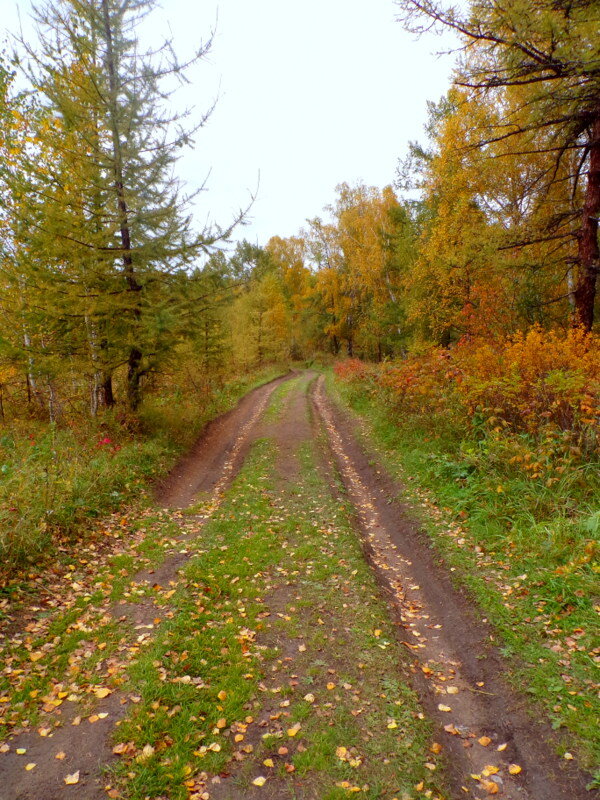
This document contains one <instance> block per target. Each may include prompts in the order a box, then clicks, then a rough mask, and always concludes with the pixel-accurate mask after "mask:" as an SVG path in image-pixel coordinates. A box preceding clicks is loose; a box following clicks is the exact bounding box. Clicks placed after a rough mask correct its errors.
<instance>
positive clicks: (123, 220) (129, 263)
mask: <svg viewBox="0 0 600 800" xmlns="http://www.w3.org/2000/svg"><path fill="white" fill-rule="evenodd" d="M102 11H103V14H104V31H105V35H106V68H107V72H108V83H109V90H110V117H111V137H112V150H113V159H114V164H113V172H114V177H115V183H114V189H115V195H116V199H117V208H118V214H119V233H120V236H121V246H122V251H123V273H124V275H125V280H126V282H127V289H128V291H130V292H133V293H134V296H136V300H135V302H134V303H133V309H132V314H133V325H134V329H135V328H137V324H138V322H139V320H140V318H141V316H142V308H141V302H140V292H141V291H142V286H141V284H140V283H139V281H138V279H137V275H136V273H135V269H134V265H133V255H132V250H131V231H130V226H129V209H128V207H127V200H126V197H125V185H124V182H123V155H122V152H121V139H120V130H119V125H118V108H117V97H118V92H119V87H118V83H117V69H116V59H115V52H114V48H113V36H112V30H111V25H110V13H109V8H108V0H102ZM142 358H143V353H142V351H141V349H140V347H139V346H138V345H132V347H131V349H130V351H129V357H128V361H127V363H128V371H127V399H128V402H129V408H130V410H131V411H135V410H136V409H137V408H138V406H139V404H140V401H141V378H142V371H141V363H142Z"/></svg>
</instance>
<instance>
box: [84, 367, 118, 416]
mask: <svg viewBox="0 0 600 800" xmlns="http://www.w3.org/2000/svg"><path fill="white" fill-rule="evenodd" d="M114 404H115V396H114V394H113V386H112V375H111V374H110V373H108V372H103V371H102V370H98V371H97V372H96V373H94V383H93V385H92V392H91V398H90V413H91V415H92V417H95V416H97V414H98V411H99V410H100V409H101V408H113V406H114Z"/></svg>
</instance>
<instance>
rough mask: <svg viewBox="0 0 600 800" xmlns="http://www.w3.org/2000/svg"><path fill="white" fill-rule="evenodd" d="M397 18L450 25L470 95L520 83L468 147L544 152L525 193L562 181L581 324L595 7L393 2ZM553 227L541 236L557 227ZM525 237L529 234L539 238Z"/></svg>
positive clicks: (493, 99)
mask: <svg viewBox="0 0 600 800" xmlns="http://www.w3.org/2000/svg"><path fill="white" fill-rule="evenodd" d="M396 3H397V5H398V7H399V8H400V10H401V20H402V21H403V22H404V24H405V25H406V26H407V27H408V28H409V29H410V30H412V31H415V32H418V33H421V32H423V31H425V30H429V29H430V28H431V27H432V26H433V27H435V26H440V27H446V28H450V29H452V30H453V31H455V32H456V33H457V34H458V35H459V36H460V37H461V39H462V41H463V43H464V48H463V55H462V59H461V61H460V65H459V67H458V71H457V75H456V83H458V84H459V85H461V86H463V87H465V88H466V89H467V90H468V91H470V92H471V93H473V95H474V96H475V97H477V98H478V99H479V100H480V101H481V100H483V101H484V102H486V103H490V104H492V105H494V104H496V103H497V102H498V98H499V97H500V96H501V95H502V91H503V90H504V89H516V88H518V89H520V92H519V93H513V94H512V96H511V97H510V102H509V103H508V104H506V105H505V106H504V115H503V118H502V119H501V120H499V121H498V122H497V124H494V125H491V126H490V128H489V130H488V131H487V135H485V136H483V137H482V138H481V139H480V141H479V142H478V145H479V146H480V147H483V148H485V147H487V146H489V145H490V144H492V143H494V142H499V141H506V142H510V147H508V148H506V150H505V152H506V153H511V154H513V155H521V156H523V157H524V158H527V157H528V156H530V155H535V154H538V153H542V152H543V153H546V154H548V155H549V156H550V157H551V158H550V160H549V161H548V162H547V163H546V165H545V166H544V168H543V169H542V170H541V172H540V174H539V177H538V180H537V182H536V185H535V193H536V194H537V195H538V196H539V194H540V191H541V190H543V191H545V192H552V190H553V188H554V187H555V186H556V184H557V183H561V182H565V181H567V182H568V183H569V185H570V187H571V191H572V196H573V204H572V208H571V209H570V210H569V212H568V214H569V216H570V218H571V219H572V220H573V221H574V225H573V227H572V228H570V229H569V230H568V231H566V234H565V235H567V236H571V237H573V238H574V239H575V243H576V248H575V253H574V255H573V259H572V269H573V272H574V281H573V288H572V295H573V304H574V309H575V313H574V321H575V323H576V324H578V325H581V326H582V327H583V328H584V329H586V330H590V329H591V327H592V325H593V322H594V308H595V301H596V293H597V284H598V275H599V274H600V248H599V243H598V217H599V216H600V36H599V35H598V31H599V29H600V6H599V4H598V3H597V2H596V0H507V1H506V2H504V3H500V2H498V0H476V2H475V1H474V2H471V3H470V4H469V6H468V8H467V9H466V10H464V11H463V10H459V9H457V7H456V6H447V5H445V4H444V3H442V2H439V0H396ZM564 232H565V228H564V226H563V229H562V231H561V232H560V234H556V233H555V232H554V231H553V230H550V231H547V232H546V238H547V239H550V238H551V237H554V238H555V237H556V236H558V235H563V233H564ZM540 238H541V237H540V236H539V235H538V236H536V237H535V241H539V240H540Z"/></svg>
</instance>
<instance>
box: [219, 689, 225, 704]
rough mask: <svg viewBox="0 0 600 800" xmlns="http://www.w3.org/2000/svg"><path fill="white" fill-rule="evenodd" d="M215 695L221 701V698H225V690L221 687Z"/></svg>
mask: <svg viewBox="0 0 600 800" xmlns="http://www.w3.org/2000/svg"><path fill="white" fill-rule="evenodd" d="M217 697H218V698H219V700H221V701H222V700H225V698H226V697H227V692H224V691H223V689H221V691H220V692H219V694H218V695H217Z"/></svg>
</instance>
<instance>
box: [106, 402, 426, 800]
mask: <svg viewBox="0 0 600 800" xmlns="http://www.w3.org/2000/svg"><path fill="white" fill-rule="evenodd" d="M281 391H282V392H283V391H284V390H281ZM280 399H281V398H280ZM275 404H276V407H277V405H278V400H277V399H276V400H275ZM274 413H276V412H274ZM299 455H300V462H301V472H300V475H299V477H298V479H297V481H296V482H295V483H294V487H293V489H287V490H286V489H285V488H279V489H276V488H274V487H275V485H276V478H275V466H274V464H275V445H274V443H273V442H272V441H269V440H263V441H260V442H259V443H257V445H255V447H254V449H253V451H252V453H251V455H250V457H249V460H248V462H247V464H246V466H245V467H244V469H243V471H242V473H241V474H240V475H239V477H238V478H237V480H236V481H235V482H234V484H233V485H232V487H231V489H230V490H229V491H228V493H227V496H226V499H225V502H224V504H223V505H222V506H221V508H220V510H219V511H218V512H217V513H216V515H215V516H214V517H213V519H211V520H210V521H209V522H207V523H206V524H205V525H204V526H203V527H200V528H199V530H197V537H196V539H195V540H194V544H193V545H191V546H193V547H195V548H196V550H197V552H196V554H195V556H193V558H192V559H191V561H190V562H189V564H188V566H187V568H186V570H185V575H184V577H183V579H181V580H180V584H179V587H178V589H177V591H176V592H175V594H174V595H173V596H172V597H171V598H170V603H171V604H172V607H173V611H174V614H173V617H172V619H171V620H170V621H169V622H166V623H165V624H164V625H162V626H161V627H160V629H159V631H158V633H157V636H156V639H155V640H154V641H153V642H152V643H151V644H149V645H148V646H147V648H146V649H145V650H144V651H143V652H142V653H141V654H140V656H139V658H138V659H137V660H136V661H135V663H134V664H133V665H132V667H131V670H130V674H131V684H132V686H131V687H130V689H131V691H133V692H135V693H136V694H137V699H138V700H139V702H137V704H135V705H133V706H132V707H131V709H130V713H129V716H128V717H127V718H126V719H125V720H124V721H123V722H122V723H121V724H120V726H119V728H118V730H117V735H116V739H115V751H116V752H118V753H120V754H121V755H122V761H121V764H120V765H119V767H118V769H117V773H116V775H115V776H114V778H115V787H116V788H115V789H114V790H113V796H115V797H122V796H125V797H128V798H135V799H137V798H140V799H141V798H169V800H180V798H181V799H183V798H188V797H192V798H203V799H204V798H208V797H210V798H221V799H222V800H225V799H226V798H229V797H238V796H240V794H243V796H244V797H254V796H256V797H264V798H275V797H277V798H285V797H289V798H292V797H314V798H319V800H334V799H337V798H346V797H348V796H349V795H351V794H353V793H354V792H356V793H357V794H360V796H362V797H365V798H382V799H383V798H386V799H391V798H395V797H397V798H401V797H402V798H404V800H407V798H411V797H418V796H424V795H425V796H427V797H432V796H433V797H437V796H438V795H439V787H438V780H437V772H436V771H435V770H436V763H435V762H436V758H437V757H436V756H435V755H434V754H433V753H432V752H431V751H430V750H429V746H430V745H431V744H432V743H431V740H430V738H429V737H430V727H429V724H428V722H427V721H426V720H425V719H424V716H423V714H422V712H421V710H420V708H419V706H418V702H417V700H416V697H415V695H414V694H413V692H412V691H411V690H410V689H409V688H408V685H407V678H406V674H404V673H403V672H402V671H401V669H399V667H398V665H399V664H401V663H402V660H403V658H404V654H403V652H402V651H401V650H400V647H399V645H398V644H397V642H396V640H395V636H394V630H393V626H392V625H391V623H390V621H389V614H388V611H387V608H386V606H385V603H384V602H383V600H382V599H381V598H380V596H379V594H378V591H377V588H376V585H375V581H374V578H373V576H372V574H371V573H370V570H369V568H368V566H367V565H366V563H365V561H364V559H363V557H362V553H361V549H360V545H359V542H358V540H357V536H356V533H355V532H354V531H353V529H352V526H351V524H350V521H349V516H348V510H347V509H346V508H345V507H344V506H343V504H340V502H339V501H336V500H334V499H333V498H332V496H331V493H330V491H329V488H328V486H327V484H326V483H325V482H324V481H323V479H322V477H321V476H320V475H319V472H318V470H317V469H316V466H315V460H314V459H315V454H314V450H313V449H312V447H311V446H310V445H308V444H306V445H304V446H302V447H301V452H300V454H299ZM185 525H186V526H187V527H188V528H190V529H191V530H192V531H193V530H194V525H196V527H198V525H197V523H195V522H194V520H193V519H187V520H186V522H185ZM434 750H436V751H437V750H438V748H437V747H434Z"/></svg>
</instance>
